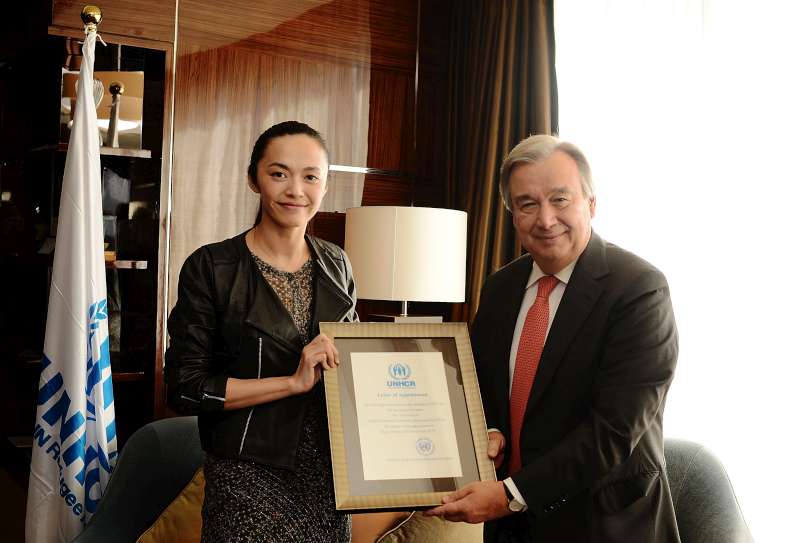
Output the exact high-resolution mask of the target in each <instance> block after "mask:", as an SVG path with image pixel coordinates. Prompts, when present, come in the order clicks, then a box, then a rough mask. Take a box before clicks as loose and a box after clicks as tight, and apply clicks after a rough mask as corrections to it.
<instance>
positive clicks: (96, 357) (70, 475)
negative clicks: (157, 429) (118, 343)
mask: <svg viewBox="0 0 800 543" xmlns="http://www.w3.org/2000/svg"><path fill="white" fill-rule="evenodd" d="M107 318H108V315H107V309H106V300H101V301H99V302H97V303H95V304H92V306H91V307H90V308H89V322H88V328H89V334H88V359H87V361H86V389H85V394H86V411H84V412H82V411H81V410H79V409H77V408H76V409H73V400H72V398H70V395H69V393H68V392H67V390H66V387H65V386H64V375H63V374H62V372H60V371H58V372H56V373H55V374H54V375H53V376H52V377H51V378H50V379H49V380H48V381H47V382H46V383H44V384H43V385H42V386H41V388H40V389H39V394H38V398H37V404H38V405H40V406H41V405H45V404H47V403H48V402H50V401H51V400H52V399H53V398H55V397H56V396H58V399H57V400H56V401H55V402H52V403H51V405H50V406H49V408H47V410H46V411H44V412H43V413H42V415H41V417H40V419H39V421H37V423H36V427H35V428H34V432H33V438H34V440H33V443H34V446H38V447H40V448H46V450H45V452H46V454H47V455H48V456H50V457H52V459H53V461H55V462H56V464H57V465H58V471H59V473H60V477H59V479H60V480H59V487H60V488H59V492H60V494H61V497H62V498H63V499H64V501H65V502H66V505H67V506H68V507H70V509H71V511H72V513H73V514H74V515H76V516H78V517H81V519H82V520H83V519H84V518H86V517H84V513H88V514H89V517H90V516H91V515H92V514H93V513H94V512H95V510H96V509H97V504H98V503H99V501H100V494H101V488H100V479H101V470H103V472H105V473H107V474H110V473H111V471H112V469H113V464H114V460H115V459H116V456H117V451H116V450H114V449H115V447H114V448H113V449H112V450H111V451H109V450H108V449H109V448H110V447H108V445H109V443H111V442H112V441H114V440H115V438H116V435H117V430H116V425H115V423H114V419H113V418H111V420H110V421H108V423H107V424H106V426H105V427H104V428H97V412H98V410H99V411H100V412H104V411H105V410H107V409H109V408H111V409H112V410H113V403H114V392H113V387H112V382H111V373H110V371H107V372H104V370H106V369H110V366H111V356H110V353H109V348H108V336H106V337H105V338H103V339H102V342H99V340H100V339H101V338H99V337H97V336H96V334H97V332H98V329H99V327H100V321H103V320H105V319H107ZM98 343H99V344H98ZM52 363H53V362H52V361H51V360H50V359H49V358H48V357H47V356H45V357H44V359H43V360H42V373H43V374H44V372H45V370H46V369H47V368H48V367H49V366H50V365H51V364H52ZM104 373H105V374H106V377H105V379H104V380H102V382H101V378H102V376H103V374H104ZM96 387H99V388H96ZM100 391H102V393H100ZM101 399H102V405H96V403H95V402H96V401H97V400H101ZM112 412H113V411H112ZM101 420H103V418H102V417H101ZM98 431H101V432H103V433H104V434H105V439H104V440H98V436H97V433H98ZM65 470H66V473H65ZM76 483H77V486H78V487H83V489H84V492H83V493H82V494H83V495H84V496H85V502H86V503H85V504H83V503H81V502H80V500H79V498H78V497H77V496H76V493H75V492H74V491H73V490H72V489H73V488H75V487H76V486H75V485H76Z"/></svg>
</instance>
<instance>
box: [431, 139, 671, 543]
mask: <svg viewBox="0 0 800 543" xmlns="http://www.w3.org/2000/svg"><path fill="white" fill-rule="evenodd" d="M500 189H501V192H502V194H503V199H504V201H505V204H506V206H507V207H508V209H509V210H510V211H511V215H512V218H513V223H514V229H515V230H516V232H517V236H518V237H519V239H520V241H521V243H522V245H523V247H525V249H527V251H528V253H529V254H526V255H524V256H522V257H520V258H518V259H517V260H515V261H514V262H512V263H511V264H509V265H507V266H505V267H504V268H502V269H501V270H499V271H497V272H496V273H494V274H493V275H491V276H490V277H488V278H487V280H486V283H485V285H484V287H483V291H482V294H481V301H480V307H479V309H478V313H477V315H476V317H475V322H474V324H473V329H472V346H473V349H474V354H475V360H476V365H477V370H478V378H479V381H480V386H481V395H482V397H483V402H484V409H485V413H486V421H487V425H488V427H489V428H490V429H491V430H490V432H489V456H490V457H492V458H493V459H494V461H495V467H496V468H498V477H499V479H500V481H498V482H479V483H473V484H471V485H469V486H467V487H465V488H463V489H461V490H459V491H457V492H455V493H453V494H451V495H450V496H448V497H446V498H445V499H444V505H442V506H439V507H437V508H435V509H432V510H430V511H428V513H427V514H434V515H440V516H443V517H444V518H447V519H450V520H462V521H467V522H482V521H488V522H487V524H486V528H485V534H486V540H487V541H498V542H517V541H520V542H522V541H534V542H536V543H539V542H555V541H558V542H562V541H563V542H570V543H572V542H583V541H589V542H612V541H624V542H631V543H645V542H659V543H661V542H673V541H674V542H677V541H679V536H678V530H677V525H676V522H675V513H674V510H673V507H672V501H671V497H670V492H669V486H668V484H667V477H666V469H665V466H664V445H663V436H662V416H663V411H664V401H665V398H666V394H667V389H668V388H669V384H670V382H671V381H672V376H673V373H674V370H675V363H676V359H677V355H678V339H677V331H676V328H675V321H674V317H673V313H672V306H671V303H670V297H669V288H668V286H667V282H666V280H665V278H664V276H663V275H662V274H661V272H659V271H658V270H657V269H656V268H654V267H653V266H652V265H650V264H649V263H647V262H645V261H644V260H642V259H640V258H639V257H637V256H635V255H633V254H631V253H629V252H627V251H624V250H623V249H620V248H619V247H617V246H615V245H612V244H610V243H606V242H605V241H603V240H602V239H601V238H600V237H599V236H598V235H597V234H595V233H594V232H593V231H592V228H591V219H592V217H593V216H594V212H595V195H594V187H593V185H592V178H591V172H590V168H589V164H588V162H587V161H586V158H585V157H584V155H583V153H581V151H580V150H579V149H578V148H577V147H575V146H574V145H572V144H569V143H566V142H562V141H560V140H558V139H556V138H554V137H552V136H543V135H537V136H531V137H529V138H527V139H525V140H523V141H522V142H521V143H519V144H518V145H517V146H516V147H515V148H514V149H513V150H512V151H511V153H510V154H509V155H508V157H507V158H506V160H505V162H504V163H503V166H502V169H501V181H500Z"/></svg>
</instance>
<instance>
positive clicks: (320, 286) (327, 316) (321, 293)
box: [306, 236, 353, 334]
mask: <svg viewBox="0 0 800 543" xmlns="http://www.w3.org/2000/svg"><path fill="white" fill-rule="evenodd" d="M306 240H307V241H308V246H309V247H311V251H312V252H313V253H314V263H315V265H316V272H317V273H316V274H315V284H314V289H315V290H314V315H313V322H314V333H315V334H316V333H319V323H320V322H339V321H341V320H342V318H343V317H344V316H345V315H346V314H347V312H348V311H350V309H351V307H352V305H353V300H351V299H350V295H349V294H348V293H347V292H345V291H344V290H342V287H341V286H340V283H341V281H338V282H337V281H336V280H335V279H334V278H333V274H334V273H336V274H338V275H341V272H340V271H339V270H331V269H329V266H331V264H330V262H329V261H328V259H325V258H321V255H320V252H321V251H322V250H323V249H322V248H321V247H320V246H319V245H318V244H317V242H316V240H315V239H314V238H312V237H309V236H306ZM332 258H335V257H332ZM343 265H344V264H343Z"/></svg>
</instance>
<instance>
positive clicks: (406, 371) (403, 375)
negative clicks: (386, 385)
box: [389, 362, 411, 381]
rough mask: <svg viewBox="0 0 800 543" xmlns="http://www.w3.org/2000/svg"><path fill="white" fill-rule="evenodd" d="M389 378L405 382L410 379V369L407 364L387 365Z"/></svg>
mask: <svg viewBox="0 0 800 543" xmlns="http://www.w3.org/2000/svg"><path fill="white" fill-rule="evenodd" d="M389 377H391V378H392V379H397V380H399V381H405V380H406V379H408V378H409V377H411V368H410V367H409V366H408V364H403V363H402V362H394V363H392V364H389Z"/></svg>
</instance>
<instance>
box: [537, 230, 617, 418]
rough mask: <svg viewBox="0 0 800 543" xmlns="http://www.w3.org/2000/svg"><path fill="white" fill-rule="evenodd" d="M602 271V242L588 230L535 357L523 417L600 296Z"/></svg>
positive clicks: (545, 386) (603, 264)
mask: <svg viewBox="0 0 800 543" xmlns="http://www.w3.org/2000/svg"><path fill="white" fill-rule="evenodd" d="M606 274H608V264H607V262H606V250H605V242H604V241H603V240H602V239H601V238H600V237H599V236H597V235H596V234H595V233H594V232H592V237H591V238H590V240H589V244H588V245H587V246H586V250H584V252H583V253H582V254H581V256H580V257H579V258H578V262H577V263H576V264H575V269H574V270H573V272H572V276H571V277H570V280H569V283H568V284H567V288H566V290H565V291H564V296H563V297H562V298H561V303H560V304H559V305H558V311H557V312H556V316H555V319H554V320H553V324H552V326H551V327H550V332H549V333H548V334H547V340H546V341H545V344H544V350H543V351H542V357H541V359H540V360H539V368H538V369H537V370H536V378H535V379H534V381H533V388H532V390H531V395H530V397H529V398H528V405H527V407H526V409H525V416H526V417H527V416H528V415H529V414H530V412H531V411H530V410H531V408H532V407H533V406H534V405H535V404H536V403H537V401H538V400H539V398H541V396H542V394H543V393H544V391H545V390H546V389H547V385H548V384H549V383H550V380H551V379H552V378H553V375H554V374H555V372H556V370H557V369H558V366H559V365H560V364H561V361H562V360H563V358H564V355H565V354H566V352H567V349H568V348H569V346H570V345H571V344H572V343H573V341H575V337H576V334H577V333H578V330H580V328H581V326H583V323H584V321H586V318H587V317H588V316H589V314H590V313H591V312H592V309H593V308H594V306H595V304H596V303H597V300H598V299H599V298H600V295H601V294H602V292H603V287H602V285H601V284H600V283H599V282H598V281H597V279H599V278H600V277H603V276H604V275H606Z"/></svg>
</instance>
